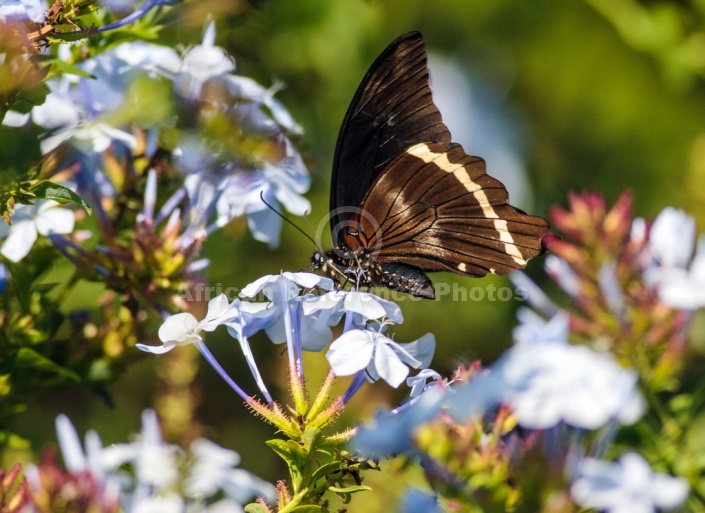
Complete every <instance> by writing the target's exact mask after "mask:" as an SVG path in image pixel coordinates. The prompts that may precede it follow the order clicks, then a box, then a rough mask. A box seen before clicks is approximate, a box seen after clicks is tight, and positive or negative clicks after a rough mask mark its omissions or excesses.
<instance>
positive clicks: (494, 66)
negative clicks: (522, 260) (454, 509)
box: [0, 0, 705, 513]
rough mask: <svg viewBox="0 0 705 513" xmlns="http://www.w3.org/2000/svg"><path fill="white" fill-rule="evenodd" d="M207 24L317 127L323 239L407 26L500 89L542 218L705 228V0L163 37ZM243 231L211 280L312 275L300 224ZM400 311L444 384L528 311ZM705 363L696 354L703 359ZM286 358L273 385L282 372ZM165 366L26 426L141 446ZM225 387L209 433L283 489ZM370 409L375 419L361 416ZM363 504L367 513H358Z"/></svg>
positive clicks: (416, 4)
mask: <svg viewBox="0 0 705 513" xmlns="http://www.w3.org/2000/svg"><path fill="white" fill-rule="evenodd" d="M209 12H210V13H212V15H213V17H214V18H215V20H216V23H217V27H218V44H219V45H221V46H224V47H226V48H227V49H228V50H229V51H230V53H231V54H233V55H235V56H236V58H237V66H238V72H239V73H241V74H244V75H247V76H251V77H253V78H255V79H256V80H258V81H259V82H260V83H262V84H265V85H268V84H273V83H275V82H278V81H281V82H283V83H284V84H285V89H284V90H283V91H281V92H280V93H279V94H278V98H279V99H280V100H281V101H282V103H283V104H284V105H286V106H287V108H288V109H289V110H290V111H291V113H292V114H293V116H294V118H295V119H296V120H297V121H298V122H299V123H300V124H301V125H302V126H303V127H304V129H305V134H304V135H303V136H302V137H300V138H299V140H298V141H296V142H297V145H298V147H299V149H300V150H301V151H302V152H303V153H304V155H305V156H306V157H307V163H308V165H309V170H310V172H311V174H312V175H313V177H314V182H313V188H312V191H311V193H310V194H309V198H310V199H311V201H312V204H313V211H312V212H311V214H310V220H311V223H312V224H313V226H314V227H315V226H316V225H317V223H318V220H319V219H320V218H321V217H322V216H323V215H324V214H325V212H326V211H327V208H328V207H327V205H328V186H329V180H328V177H329V173H330V168H331V162H332V157H333V150H334V146H335V140H336V135H337V131H338V128H339V126H340V122H341V120H342V118H343V115H344V113H345V110H346V108H347V106H348V103H349V101H350V99H351V98H352V95H353V93H354V91H355V89H356V87H357V85H358V84H359V81H360V79H361V78H362V76H363V75H364V73H365V71H366V69H367V67H368V66H369V65H370V63H371V62H372V61H373V60H374V58H375V56H376V55H377V54H378V53H379V51H380V50H381V49H382V48H384V47H385V46H386V45H387V44H388V43H389V42H390V41H392V40H393V39H394V38H396V37H397V36H399V35H400V34H402V33H404V32H406V31H409V30H419V31H421V32H422V33H423V34H424V37H425V39H426V44H427V46H428V48H429V51H430V53H431V59H432V60H433V58H434V57H433V56H434V55H443V56H446V57H449V58H452V59H454V60H455V61H456V62H457V63H458V64H459V65H460V66H462V69H464V70H465V71H466V72H467V73H468V74H469V76H470V78H471V79H472V80H475V79H477V80H481V81H482V82H483V83H485V84H488V85H489V86H490V87H491V88H492V89H494V90H496V91H497V92H498V94H500V95H501V96H502V97H503V99H504V101H505V102H506V103H507V105H508V107H509V108H510V111H511V112H513V113H514V115H515V119H516V123H517V124H518V130H519V132H520V133H521V135H522V141H521V148H520V149H521V152H522V154H523V158H524V162H525V164H526V168H527V172H528V176H529V182H530V183H531V186H532V188H533V197H534V205H533V206H532V207H530V209H529V210H530V211H531V213H532V214H538V215H544V214H545V213H546V211H547V209H548V207H549V206H550V205H553V204H555V203H562V202H565V197H566V193H567V192H568V191H570V190H572V189H595V190H598V191H600V192H602V193H604V194H605V196H606V197H607V199H608V201H609V202H610V203H611V202H613V201H614V199H616V198H617V197H618V195H619V194H620V193H621V192H622V191H624V190H625V189H628V190H631V191H633V193H634V199H635V212H636V213H637V214H638V215H643V216H653V215H655V214H656V212H658V211H659V210H660V209H661V208H663V207H664V206H666V205H675V206H679V207H685V208H687V209H688V211H689V212H690V213H691V214H693V215H694V216H695V217H696V219H698V220H699V222H700V226H701V227H702V226H703V221H705V202H703V200H704V199H705V197H704V196H703V195H704V194H705V193H704V192H703V191H704V190H705V189H704V188H703V186H702V185H703V180H705V80H704V78H705V77H704V70H705V51H703V46H704V45H705V20H704V17H705V3H704V2H703V1H702V0H693V1H687V0H684V1H679V2H675V1H665V0H664V1H657V0H645V1H642V2H636V1H631V0H586V1H585V2H583V1H579V0H566V1H565V2H553V1H547V0H535V1H532V2H524V1H521V0H501V1H496V2H483V1H479V0H439V1H437V2H424V1H421V0H403V1H402V0H389V1H373V0H368V1H363V0H349V1H346V2H330V1H327V0H298V1H296V2H291V1H288V0H270V1H264V0H263V1H254V0H253V1H251V2H250V3H243V2H239V1H219V2H216V1H206V2H193V3H186V4H184V5H183V6H181V7H180V8H179V9H176V10H173V11H172V12H171V14H170V16H169V18H168V19H167V23H166V28H165V30H164V31H163V33H162V34H160V36H159V37H160V38H163V40H164V41H167V42H174V41H184V42H186V41H197V40H199V36H198V34H199V33H200V31H201V30H202V27H203V25H204V22H205V20H206V18H207V16H208V15H209ZM115 37H118V35H116V36H115ZM432 80H433V77H432ZM467 115H468V116H472V115H473V113H472V112H468V113H467ZM0 137H1V136H0ZM489 172H490V173H492V172H493V169H492V166H491V163H490V167H489ZM295 222H297V223H299V221H298V220H296V221H295ZM238 223H239V222H235V223H233V224H232V225H230V226H229V227H228V228H227V229H226V230H225V232H224V233H218V234H217V235H216V236H215V237H212V238H211V239H209V241H208V242H207V243H206V245H205V253H206V256H208V257H210V258H211V259H212V261H213V263H212V266H211V267H210V270H209V279H210V281H211V282H212V283H214V284H222V286H223V287H224V288H225V287H229V286H234V287H239V288H241V287H242V286H244V285H245V284H247V283H249V282H251V281H252V280H254V279H255V278H257V277H259V276H262V275H263V274H269V273H276V272H278V271H279V270H280V269H285V270H298V269H301V268H303V267H305V266H306V265H308V263H309V261H310V259H309V258H310V255H311V254H312V253H313V251H314V248H313V247H312V246H311V244H310V243H309V242H308V241H306V240H305V239H304V238H303V237H301V235H300V234H298V233H297V232H296V231H295V230H294V229H293V228H291V227H286V228H285V229H284V234H283V236H282V243H281V246H280V247H279V249H277V250H275V251H269V250H267V248H266V246H265V245H264V244H262V243H258V242H255V241H253V240H252V239H251V238H248V237H245V238H240V237H237V238H236V237H231V236H229V235H232V234H237V235H239V234H241V233H242V232H243V231H244V230H245V229H246V227H245V225H244V222H242V223H240V224H238ZM324 244H326V242H325V241H324ZM327 244H329V241H328V243H327ZM540 265H541V262H540V259H538V260H537V261H532V262H531V264H530V265H529V270H528V271H529V273H530V274H533V273H535V272H536V271H537V270H538V268H539V266H540ZM433 278H434V281H435V282H436V284H439V283H451V284H452V283H457V284H458V285H460V286H463V287H466V288H468V289H470V288H472V287H477V286H481V287H485V286H487V285H489V284H490V283H492V284H496V286H498V287H501V286H508V281H507V280H506V279H505V278H498V277H488V278H485V279H483V280H471V279H465V278H461V277H457V276H454V275H445V274H436V275H433ZM400 304H401V307H402V310H403V312H404V315H405V317H406V322H405V323H404V324H403V325H401V326H399V327H397V328H396V336H397V338H398V339H399V340H411V339H413V338H417V337H418V336H419V335H421V334H422V333H425V332H426V331H428V330H432V331H433V332H434V334H435V335H436V339H437V342H438V350H437V353H436V360H435V362H434V367H436V368H438V370H441V371H446V372H447V371H449V370H450V369H452V368H454V367H455V366H457V364H458V363H459V362H468V361H470V360H472V359H477V358H479V359H482V360H483V361H484V362H487V363H489V361H491V360H492V359H493V358H494V357H496V356H497V355H498V354H499V353H500V352H501V350H502V349H503V348H505V347H507V346H508V345H509V344H510V340H511V339H510V333H511V327H512V326H513V325H514V320H513V315H514V311H515V308H516V307H517V306H520V305H521V303H517V302H516V301H510V302H500V301H489V300H485V301H471V302H453V301H450V300H449V299H448V298H444V299H442V300H440V301H434V302H430V301H403V302H401V303H400ZM445 319H452V322H448V321H446V320H445ZM439 320H441V322H438V321H439ZM700 328H702V325H700ZM697 336H698V334H696V338H697ZM699 336H700V338H702V334H701V335H699ZM260 341H261V343H260V344H257V342H260ZM209 344H210V345H212V346H213V347H214V352H215V353H216V356H217V357H218V358H219V360H220V361H222V362H224V366H226V367H228V370H230V371H231V372H232V374H233V375H238V373H240V375H244V373H245V372H246V366H245V363H244V361H242V359H241V358H239V354H238V353H237V351H234V349H235V346H234V345H233V344H234V342H233V341H232V340H230V339H226V337H225V336H224V335H222V336H219V335H218V334H216V335H215V336H213V337H211V338H210V339H209ZM253 346H254V347H253V350H254V351H255V354H256V356H260V357H263V356H264V355H265V354H268V355H272V354H276V355H277V358H278V361H279V363H280V364H281V365H280V372H281V374H282V381H284V379H285V378H284V376H285V367H284V365H283V364H284V360H285V357H284V356H283V355H281V354H279V352H278V350H277V349H273V346H271V345H270V344H269V342H268V341H267V340H265V338H264V337H262V338H261V339H257V338H256V339H255V340H254V341H253ZM702 350H703V348H702V347H700V349H699V351H700V353H695V357H698V358H702ZM270 361H272V362H273V363H272V364H271V366H272V368H271V370H272V371H273V370H274V369H275V368H276V367H275V366H276V363H274V359H270ZM152 365H153V362H152V361H145V362H144V363H143V364H140V365H138V366H135V367H133V368H132V369H130V370H129V372H127V373H126V374H125V375H124V376H123V378H122V379H121V380H120V382H119V383H118V384H117V385H116V386H115V387H113V389H112V391H113V393H114V398H115V399H114V400H115V407H114V408H113V409H108V408H106V407H105V406H104V405H103V403H102V402H100V401H97V400H96V398H95V397H93V396H90V395H87V394H86V393H85V392H83V391H76V390H75V389H72V388H70V389H68V390H67V391H65V392H62V393H52V394H50V395H47V396H46V397H44V398H42V399H40V400H37V401H35V402H34V403H32V404H30V407H29V411H28V412H27V413H26V414H25V415H23V416H22V417H18V418H17V419H16V421H14V424H13V425H12V426H11V427H12V430H13V431H15V432H21V433H23V434H25V435H26V436H27V437H28V439H30V440H32V441H33V442H34V443H35V444H36V445H37V446H39V445H41V442H43V441H45V440H50V439H53V437H54V434H53V425H52V422H51V419H53V418H54V417H55V416H56V414H57V413H59V412H64V413H67V414H69V415H70V416H71V417H72V418H73V419H74V420H75V423H76V425H77V427H78V429H79V431H81V430H85V429H86V428H88V427H91V428H95V429H97V430H98V431H99V432H101V435H102V436H103V437H104V441H105V442H106V443H110V442H111V441H114V440H119V439H122V437H123V435H124V433H125V432H130V431H136V430H137V418H138V415H137V414H136V412H139V411H140V410H141V409H142V407H143V406H145V405H146V404H149V403H150V401H151V398H152V397H153V394H154V390H155V382H156V379H155V376H154V375H153V372H154V371H153V367H152ZM684 379H685V380H687V379H688V377H687V376H686V377H685V378H684ZM218 380H219V378H217V377H216V376H214V375H213V373H212V372H211V371H210V370H209V369H203V370H202V371H201V372H200V373H199V376H198V377H197V382H198V383H199V386H200V389H201V396H200V400H201V406H200V408H199V409H198V413H199V415H200V420H201V421H202V423H203V425H204V428H203V429H204V430H205V431H206V434H207V435H208V436H210V437H211V438H212V439H214V441H216V442H220V443H223V444H225V445H228V446H230V447H232V448H234V449H236V450H238V451H239V452H240V453H241V454H242V456H243V465H244V466H246V467H247V468H249V469H251V470H252V471H254V472H256V473H259V474H260V475H261V476H262V477H265V478H276V477H278V476H279V475H281V472H282V469H281V468H272V465H275V461H276V457H275V455H274V454H271V455H270V454H268V453H266V452H265V451H263V450H262V443H263V441H264V440H265V439H267V438H268V435H269V433H266V432H262V431H263V430H262V429H261V427H260V424H259V423H258V421H256V420H255V419H252V418H251V417H250V416H249V415H247V414H246V412H245V409H244V407H243V406H242V405H241V404H240V402H239V400H238V399H237V398H236V397H235V396H234V395H233V394H232V393H231V392H230V391H229V390H228V389H227V387H226V386H225V385H224V384H222V383H221V382H220V381H218ZM282 385H284V383H282ZM378 388H379V387H378ZM206 391H207V393H206ZM385 393H387V392H386V390H375V391H370V392H369V394H373V395H376V396H380V395H382V394H385ZM389 393H390V395H391V392H389ZM370 399H371V398H370V396H365V395H361V396H360V397H357V398H356V399H355V400H353V402H352V403H351V408H349V410H350V411H346V413H345V415H346V416H347V415H350V419H351V420H353V419H355V418H356V417H357V418H359V415H363V416H364V415H367V414H369V413H371V412H370V411H369V408H370V407H371V405H373V404H374V403H375V401H376V400H378V399H383V398H381V397H375V401H373V400H370ZM355 408H359V415H353V409H355ZM699 443H700V444H702V443H703V442H702V441H700V442H699ZM401 488H402V487H401V486H399V490H400V489H401ZM372 500H374V499H372ZM388 505H389V502H387V501H383V502H380V503H377V501H375V504H369V505H367V506H368V507H367V511H368V513H374V512H376V511H388ZM358 508H359V509H360V510H362V509H364V506H363V505H362V504H361V503H359V504H356V509H358Z"/></svg>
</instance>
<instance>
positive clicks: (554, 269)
mask: <svg viewBox="0 0 705 513" xmlns="http://www.w3.org/2000/svg"><path fill="white" fill-rule="evenodd" d="M544 268H545V269H546V272H547V273H548V274H549V275H550V276H551V277H552V278H553V279H554V280H556V283H558V285H560V287H561V288H562V289H563V291H564V292H565V293H566V294H568V295H569V296H570V297H573V298H574V297H577V296H579V295H580V294H581V288H580V281H579V280H578V276H577V275H576V274H575V271H573V268H572V267H571V266H570V264H569V263H568V262H566V261H565V260H563V259H562V258H560V257H557V256H556V255H548V256H547V257H546V262H545V263H544Z"/></svg>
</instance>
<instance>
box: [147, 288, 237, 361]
mask: <svg viewBox="0 0 705 513" xmlns="http://www.w3.org/2000/svg"><path fill="white" fill-rule="evenodd" d="M236 315H237V311H236V306H234V305H231V304H230V302H229V301H228V297H227V296H226V295H225V294H220V295H219V296H217V297H215V298H213V299H211V300H210V301H209V302H208V312H207V313H206V316H205V318H203V320H201V321H198V320H197V319H196V317H194V316H193V314H190V313H188V312H183V313H178V314H175V315H172V316H170V317H169V318H168V319H166V320H165V321H164V323H163V324H162V325H161V326H160V328H159V332H158V334H159V340H161V341H162V345H161V346H148V345H145V344H136V345H135V347H137V349H140V350H142V351H147V352H150V353H154V354H163V353H166V352H167V351H171V350H172V349H173V348H175V347H176V346H183V345H187V344H195V343H197V342H203V338H202V337H201V331H213V330H215V329H216V328H217V327H218V326H220V325H222V324H225V323H226V322H227V321H229V320H230V319H232V318H234V317H235V316H236Z"/></svg>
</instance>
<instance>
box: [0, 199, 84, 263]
mask: <svg viewBox="0 0 705 513" xmlns="http://www.w3.org/2000/svg"><path fill="white" fill-rule="evenodd" d="M74 222H75V216H74V213H73V212H72V211H71V210H68V209H66V208H62V207H61V205H60V204H59V203H56V202H55V201H50V200H44V201H40V202H38V203H37V204H36V205H17V207H16V208H15V214H14V215H13V218H12V226H7V225H6V224H5V223H0V238H4V242H3V243H2V247H1V248H0V254H2V255H3V256H4V257H5V258H7V259H8V260H10V261H11V262H19V261H20V260H22V259H23V258H24V257H25V256H26V255H27V253H29V251H30V250H31V249H32V246H34V243H35V242H36V240H37V236H38V235H44V236H47V235H51V234H68V233H71V232H72V231H73V227H74Z"/></svg>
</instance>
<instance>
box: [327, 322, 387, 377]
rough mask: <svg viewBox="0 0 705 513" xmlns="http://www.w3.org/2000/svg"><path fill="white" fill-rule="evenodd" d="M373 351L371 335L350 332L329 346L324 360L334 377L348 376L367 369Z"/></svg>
mask: <svg viewBox="0 0 705 513" xmlns="http://www.w3.org/2000/svg"><path fill="white" fill-rule="evenodd" d="M374 349H375V345H374V340H373V334H372V333H370V332H369V331H363V330H350V331H348V332H347V333H343V334H342V335H341V336H340V337H338V339H337V340H335V341H334V342H333V343H332V344H331V345H330V348H329V349H328V352H327V353H326V359H327V360H328V363H329V364H330V366H331V369H333V372H335V374H336V375H338V376H350V375H352V374H355V373H356V372H358V371H360V370H362V369H364V368H365V367H367V365H368V364H369V363H370V360H372V355H373V353H374Z"/></svg>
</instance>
